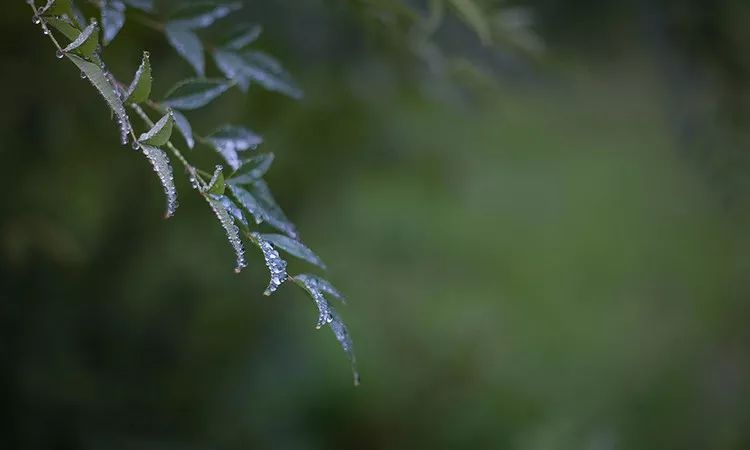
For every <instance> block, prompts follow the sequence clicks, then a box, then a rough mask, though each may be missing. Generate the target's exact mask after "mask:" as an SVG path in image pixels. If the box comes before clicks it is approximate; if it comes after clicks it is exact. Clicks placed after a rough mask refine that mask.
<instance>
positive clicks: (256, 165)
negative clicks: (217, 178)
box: [232, 153, 274, 184]
mask: <svg viewBox="0 0 750 450" xmlns="http://www.w3.org/2000/svg"><path fill="white" fill-rule="evenodd" d="M273 159H274V155H273V153H261V154H260V155H254V156H251V157H249V158H247V159H243V160H242V161H241V163H242V164H241V165H240V168H239V169H237V171H236V172H235V173H234V175H232V181H233V182H234V183H236V184H249V183H252V182H254V181H256V180H259V179H261V178H263V175H265V174H266V172H268V169H269V168H270V167H271V164H272V163H273Z"/></svg>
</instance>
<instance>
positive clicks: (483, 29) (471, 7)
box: [449, 0, 491, 45]
mask: <svg viewBox="0 0 750 450" xmlns="http://www.w3.org/2000/svg"><path fill="white" fill-rule="evenodd" d="M449 1H450V3H451V4H452V5H453V7H454V8H455V9H456V10H457V11H458V13H459V16H460V17H461V19H463V21H464V22H465V23H466V25H468V26H470V27H471V28H472V29H473V30H474V32H475V33H476V34H477V36H479V39H480V40H481V41H482V43H483V44H485V45H487V44H489V43H490V41H491V36H490V26H489V24H488V23H487V20H486V19H485V15H484V13H483V12H482V10H481V9H479V6H477V4H476V3H474V0H449Z"/></svg>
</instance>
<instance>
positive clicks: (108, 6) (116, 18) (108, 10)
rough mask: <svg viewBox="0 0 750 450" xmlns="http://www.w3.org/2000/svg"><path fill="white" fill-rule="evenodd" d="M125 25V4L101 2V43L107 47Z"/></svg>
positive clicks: (120, 2) (112, 1)
mask: <svg viewBox="0 0 750 450" xmlns="http://www.w3.org/2000/svg"><path fill="white" fill-rule="evenodd" d="M123 25H125V4H124V3H123V2H122V1H121V0H102V31H103V33H104V36H102V42H103V43H104V45H109V43H110V42H112V40H114V38H115V36H117V33H119V32H120V30H121V29H122V26H123Z"/></svg>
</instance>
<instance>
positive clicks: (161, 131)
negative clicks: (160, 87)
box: [138, 111, 174, 147]
mask: <svg viewBox="0 0 750 450" xmlns="http://www.w3.org/2000/svg"><path fill="white" fill-rule="evenodd" d="M173 124H174V118H173V117H172V112H171V111H170V112H168V113H167V114H165V115H164V116H163V117H162V118H161V119H159V121H158V122H156V123H155V124H154V126H153V127H151V129H150V130H149V131H148V132H146V133H143V134H141V135H140V136H139V137H138V142H140V143H141V144H147V145H153V146H155V147H161V146H162V145H164V144H166V143H167V142H168V141H169V138H170V136H172V125H173Z"/></svg>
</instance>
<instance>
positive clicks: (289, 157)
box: [0, 0, 750, 450]
mask: <svg viewBox="0 0 750 450" xmlns="http://www.w3.org/2000/svg"><path fill="white" fill-rule="evenodd" d="M159 3H160V4H161V5H162V6H168V5H165V3H166V2H159ZM173 3H174V2H173ZM477 3H478V4H479V5H480V6H481V7H482V9H483V11H485V13H486V14H487V18H488V20H489V21H490V22H491V23H493V26H495V27H496V28H493V33H494V34H493V39H492V41H493V43H492V44H489V45H483V44H482V43H481V42H480V40H479V39H478V38H477V36H476V34H475V33H474V32H473V31H472V30H471V29H470V27H467V26H466V24H465V23H464V22H463V21H462V20H460V17H459V16H458V15H456V14H455V11H453V10H451V9H450V8H448V9H446V11H445V12H446V14H445V16H444V18H443V21H442V22H441V23H440V24H439V26H438V27H437V29H436V30H435V31H434V33H433V34H431V35H427V33H425V32H424V31H423V30H422V29H421V28H420V25H419V24H420V23H421V22H420V20H422V18H424V17H427V15H428V10H427V8H426V2H420V1H404V2H401V1H399V0H391V1H386V0H382V1H377V0H371V1H354V0H352V1H344V0H295V1H282V0H256V1H253V2H249V1H248V2H246V7H245V8H244V9H243V10H242V12H240V13H239V14H238V15H237V17H235V18H234V19H230V22H231V21H243V20H244V21H252V22H257V23H260V24H262V25H263V27H264V34H263V36H262V38H261V39H260V40H259V42H258V44H257V46H258V47H259V48H261V49H263V50H266V51H269V52H271V53H272V54H274V55H276V56H278V57H279V58H280V60H281V61H282V62H283V63H284V64H285V66H286V67H287V68H288V69H289V70H290V71H291V72H292V73H293V74H294V76H295V78H296V79H297V80H298V82H299V84H300V85H301V86H302V87H303V89H304V90H305V92H306V97H305V99H304V100H302V101H300V102H296V101H293V100H290V99H288V98H286V97H283V96H281V95H278V94H274V93H269V92H265V91H262V90H261V89H257V88H255V89H253V88H251V90H250V94H249V95H248V96H247V97H244V96H242V95H240V93H239V92H237V93H235V94H233V95H225V96H224V97H222V98H221V99H220V100H219V101H217V102H216V103H214V104H213V105H212V106H211V107H210V108H208V109H206V110H204V111H200V112H197V113H194V114H191V115H190V118H191V120H192V122H193V126H194V128H195V129H196V131H198V132H200V133H206V132H208V131H210V129H212V128H213V127H214V126H216V125H219V124H220V123H222V122H227V121H228V122H233V123H240V124H245V125H247V126H249V127H250V128H252V129H253V130H255V131H256V132H258V133H260V134H262V135H263V136H264V137H265V139H266V144H264V149H266V150H269V151H273V152H275V153H276V162H275V165H274V167H273V168H272V169H271V172H270V174H269V175H268V180H269V183H270V184H271V187H272V188H273V189H274V192H275V193H276V197H277V199H278V200H279V202H280V204H281V205H282V206H283V207H284V208H285V209H286V211H287V213H288V215H289V216H290V218H291V219H292V220H294V221H295V222H296V223H297V225H298V226H299V229H300V230H301V233H302V237H303V238H304V240H305V242H306V243H307V244H308V245H310V246H311V247H312V248H313V249H315V250H316V251H317V252H318V254H319V255H321V257H323V259H324V260H325V261H326V262H327V263H328V265H329V268H330V270H329V273H328V277H329V278H330V279H331V281H332V282H333V283H334V284H336V285H337V286H338V287H340V289H341V290H343V291H344V292H345V294H346V295H347V297H348V298H349V300H350V301H349V305H348V306H346V307H342V308H341V313H342V315H343V316H344V318H345V320H346V321H347V323H348V324H349V326H350V329H351V332H352V335H353V337H354V341H355V348H356V351H357V356H358V360H359V366H360V370H361V373H362V385H361V386H360V387H358V388H353V387H352V384H351V379H350V373H349V368H348V365H347V361H346V358H345V356H344V355H343V353H342V352H341V350H340V349H339V347H338V345H337V344H336V342H335V340H334V339H333V336H332V335H331V334H330V333H329V332H327V331H319V332H317V331H315V330H314V328H313V324H314V321H315V318H316V312H315V309H314V306H313V304H312V303H311V302H310V300H309V299H308V298H307V297H305V296H304V294H303V293H302V292H301V291H299V290H298V289H295V288H293V287H289V286H286V287H282V288H281V289H280V291H279V292H278V293H277V294H276V295H274V296H273V297H271V298H265V297H263V296H262V295H261V293H262V291H263V288H264V287H265V283H266V277H267V274H266V269H265V267H263V262H262V258H261V256H260V255H259V254H255V253H253V252H251V254H250V255H249V258H248V259H249V262H250V265H249V267H248V269H247V270H246V271H245V272H243V273H242V274H241V275H239V276H238V275H234V274H233V272H232V268H233V257H232V254H231V250H230V249H229V247H228V245H227V243H226V242H225V240H224V237H223V236H222V230H221V228H220V227H219V226H218V224H217V223H215V220H214V218H213V217H212V214H211V212H210V210H209V209H208V208H207V207H206V205H205V202H203V201H202V200H201V199H200V198H199V196H197V195H195V193H194V192H191V189H190V188H189V185H188V183H187V182H186V180H185V178H184V177H183V176H182V174H178V176H177V179H178V189H179V190H180V192H181V194H182V195H181V207H180V209H179V210H178V213H177V215H176V216H175V217H174V218H173V219H170V220H168V221H164V220H161V219H160V217H161V215H162V212H163V211H162V209H163V202H164V200H163V194H162V192H161V188H160V187H159V185H158V180H157V179H156V177H155V175H154V174H153V173H152V172H151V169H150V167H149V166H148V163H147V161H146V160H145V159H144V158H143V157H141V156H139V155H138V154H137V153H135V152H133V151H131V150H130V149H129V147H121V146H119V145H118V136H117V132H116V127H114V126H113V125H114V124H113V122H112V121H111V120H109V117H108V116H107V114H108V113H107V110H106V107H105V106H104V104H103V103H102V102H101V101H100V99H99V98H97V95H96V93H95V91H94V90H93V89H92V88H91V87H90V86H89V85H88V83H86V82H85V81H83V80H81V79H80V77H79V76H78V72H77V70H76V69H75V68H74V67H73V66H72V65H71V64H67V63H65V62H61V61H58V60H57V59H56V58H55V55H54V49H53V48H52V46H51V45H50V43H49V42H48V40H47V39H46V38H45V37H44V36H43V35H42V34H41V33H40V32H39V28H38V27H37V26H35V25H33V24H32V23H31V14H30V11H29V9H28V7H27V5H25V4H24V2H22V1H13V2H7V4H6V5H4V8H3V14H2V15H1V16H0V24H1V25H2V26H1V27H0V29H2V32H1V33H2V34H3V39H1V40H0V49H1V55H2V70H0V80H1V81H2V83H1V85H2V88H3V93H2V107H0V168H2V169H3V170H2V173H3V182H4V185H5V188H4V190H3V194H2V195H0V361H1V362H2V370H0V418H2V420H1V421H0V448H3V449H250V448H253V449H255V448H257V449H336V448H342V449H344V448H346V449H421V448H426V449H442V448H446V449H448V448H450V449H464V448H466V449H485V448H486V449H519V450H544V449H584V450H609V449H612V450H614V449H693V448H694V449H747V448H750V381H749V380H750V378H749V377H750V330H749V328H748V325H747V323H748V319H750V308H749V307H748V300H749V295H750V215H749V214H748V212H749V211H750V209H749V208H748V206H749V204H748V200H749V199H750V184H749V183H748V180H750V158H749V156H750V153H748V152H750V140H749V137H750V136H749V133H748V130H750V128H749V127H748V125H750V4H748V2H746V1H740V0H736V1H731V0H727V1H711V2H709V1H699V0H686V1H668V0H654V1H649V0H641V1H636V0H634V1H630V2H621V1H619V0H606V1H604V0H602V1H592V0H575V1H565V2H564V1H562V0H540V1H526V2H510V1H508V2H497V1H486V2H477ZM404 7H405V8H408V11H410V12H409V13H405V12H404V10H403V9H402V8H404ZM518 8H523V10H521V9H518ZM514 14H515V15H514ZM529 18H533V20H532V21H531V22H529V23H527V19H529ZM503 24H504V25H503ZM527 25H528V26H527ZM219 28H221V27H219ZM208 34H209V35H210V32H209V33H208ZM142 49H148V50H149V51H150V52H151V55H152V61H153V66H154V75H155V90H156V92H157V93H158V94H163V93H164V92H165V91H166V90H167V89H168V88H169V86H170V85H172V84H173V83H174V82H176V81H178V80H179V79H181V78H183V77H186V76H188V75H189V73H190V69H189V66H188V65H187V64H186V63H185V62H184V61H182V60H181V59H180V58H179V57H178V56H176V55H175V53H174V52H173V51H172V50H171V49H170V48H169V47H168V45H167V44H166V41H165V40H164V38H163V37H162V36H160V35H158V34H156V33H154V32H152V31H150V30H149V29H146V28H143V27H141V26H139V25H137V24H135V23H132V22H131V23H128V24H126V27H125V29H124V30H123V32H122V33H121V34H120V36H119V37H118V39H117V40H116V41H115V42H114V43H113V44H112V45H111V47H110V49H109V50H108V52H107V54H108V56H107V58H108V61H109V63H110V65H111V67H112V68H113V71H114V72H115V74H116V75H118V77H122V78H124V79H129V77H130V76H131V75H130V74H131V73H132V72H133V71H134V70H135V68H136V67H137V64H138V62H139V58H140V52H141V50H142ZM210 70H212V71H213V72H214V73H215V69H214V68H211V69H210ZM192 156H193V157H194V158H196V159H198V160H201V161H204V163H205V164H204V166H206V167H210V164H211V163H212V162H214V161H215V158H214V157H213V156H212V155H211V154H210V152H209V151H207V150H206V149H200V150H196V151H195V154H194V155H192ZM290 264H291V265H292V267H293V269H294V270H295V271H299V270H303V266H302V265H301V264H298V263H297V262H294V261H290ZM305 270H307V269H305Z"/></svg>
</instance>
